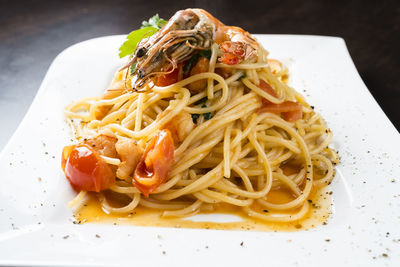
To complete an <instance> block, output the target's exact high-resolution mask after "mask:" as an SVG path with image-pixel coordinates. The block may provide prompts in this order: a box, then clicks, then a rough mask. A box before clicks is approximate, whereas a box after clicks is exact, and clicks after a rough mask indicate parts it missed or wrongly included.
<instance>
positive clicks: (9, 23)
mask: <svg viewBox="0 0 400 267" xmlns="http://www.w3.org/2000/svg"><path fill="white" fill-rule="evenodd" d="M340 2H341V1H330V2H328V1H289V0H280V1H265V0H264V1H249V0H248V1H246V5H244V4H243V2H242V1H215V0H214V1H199V0H198V1H185V2H184V1H176V2H173V1H169V2H168V4H166V2H165V1H159V0H151V1H149V0H146V1H140V0H139V1H132V0H130V1H120V0H115V1H101V0H100V1H44V0H32V1H4V0H1V1H0V40H1V41H0V55H1V56H0V70H1V71H0V114H1V116H0V123H1V125H2V127H1V131H0V150H1V148H2V147H3V146H4V145H5V144H6V143H7V141H8V139H9V138H10V137H11V135H12V133H13V132H14V131H15V129H16V127H17V126H18V124H19V123H20V121H21V120H22V118H23V116H24V114H25V113H26V111H27V109H28V108H29V105H30V103H31V102H32V100H33V97H34V96H35V94H36V92H37V90H38V89H39V86H40V83H41V81H42V80H43V78H44V75H45V74H46V71H47V69H48V67H49V65H50V63H51V62H52V60H53V59H54V58H55V56H57V54H59V53H60V52H61V51H62V50H64V49H65V48H67V47H69V46H70V45H72V44H74V43H77V42H81V41H84V40H87V39H90V38H94V37H99V36H105V35H114V34H126V33H128V32H130V31H131V30H132V29H135V28H138V26H139V25H140V24H141V21H142V20H146V19H148V18H149V17H150V16H152V15H153V14H154V13H159V14H160V16H161V17H163V18H169V17H170V16H171V15H173V13H174V12H175V11H176V10H179V9H183V8H187V7H201V8H204V9H206V10H208V11H209V12H210V13H212V14H213V15H214V16H216V17H217V18H219V19H220V20H221V21H223V22H224V23H225V24H228V25H237V26H240V27H242V28H244V29H246V30H248V31H249V32H251V33H267V34H313V35H329V36H340V37H342V38H344V40H345V41H346V44H347V46H348V48H349V51H350V54H351V56H352V58H353V60H354V63H355V65H356V67H357V69H358V71H359V73H360V75H361V77H362V79H363V80H364V82H365V84H366V85H367V87H368V88H369V90H370V91H371V93H372V94H373V96H374V97H375V99H376V100H377V102H378V103H379V104H380V106H381V107H382V109H383V110H384V112H385V113H386V115H387V116H388V117H389V118H390V120H391V121H392V123H393V124H394V125H395V126H396V127H397V129H398V130H400V112H399V107H398V106H399V103H400V86H399V78H398V74H399V69H400V66H399V65H400V62H399V59H400V56H399V38H398V37H399V36H400V35H399V25H400V15H399V14H400V5H399V4H398V3H397V2H396V1H342V2H343V3H340ZM373 2H375V3H373ZM183 3H184V4H183ZM328 64H329V62H328ZM343 97H346V96H343ZM372 123H373V122H372Z"/></svg>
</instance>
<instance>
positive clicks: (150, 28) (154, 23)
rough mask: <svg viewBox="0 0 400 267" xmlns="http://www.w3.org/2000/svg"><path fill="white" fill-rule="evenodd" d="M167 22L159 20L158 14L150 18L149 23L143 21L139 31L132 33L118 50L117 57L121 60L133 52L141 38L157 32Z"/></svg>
mask: <svg viewBox="0 0 400 267" xmlns="http://www.w3.org/2000/svg"><path fill="white" fill-rule="evenodd" d="M166 23H167V21H166V20H165V19H162V18H160V16H159V15H158V14H156V15H155V16H153V17H151V18H150V19H149V21H143V22H142V26H141V27H140V29H139V30H136V31H132V32H131V33H130V34H129V35H128V36H127V37H126V41H125V42H124V43H123V44H122V45H121V47H120V48H119V57H120V58H123V57H126V56H129V55H131V54H133V53H134V52H135V49H136V46H137V45H138V43H139V42H140V41H141V40H142V38H143V37H149V36H152V35H153V34H155V33H156V32H158V31H159V30H160V29H161V28H162V27H163V26H164V25H165V24H166Z"/></svg>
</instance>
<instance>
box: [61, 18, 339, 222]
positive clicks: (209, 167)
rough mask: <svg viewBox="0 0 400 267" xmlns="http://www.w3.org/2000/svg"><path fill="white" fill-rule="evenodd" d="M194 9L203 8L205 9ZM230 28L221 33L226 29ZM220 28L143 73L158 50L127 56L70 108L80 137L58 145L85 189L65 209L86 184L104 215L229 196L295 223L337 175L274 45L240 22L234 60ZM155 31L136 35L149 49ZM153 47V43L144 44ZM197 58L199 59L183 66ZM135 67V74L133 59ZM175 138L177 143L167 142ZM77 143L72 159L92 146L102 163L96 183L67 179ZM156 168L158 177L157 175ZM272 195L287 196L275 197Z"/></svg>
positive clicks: (169, 212) (172, 209)
mask: <svg viewBox="0 0 400 267" xmlns="http://www.w3.org/2000/svg"><path fill="white" fill-rule="evenodd" d="M185 11H188V10H185ZM190 11H192V12H194V13H195V14H197V15H198V17H200V15H199V13H200V12H203V11H202V10H190ZM204 12H205V11H204ZM178 13H179V12H178ZM178 13H177V14H178ZM204 14H205V15H204ZM204 14H203V13H202V15H203V16H206V17H207V16H209V14H208V13H206V12H205V13H204ZM177 17H178V18H179V16H177V15H175V16H174V17H172V18H171V20H170V22H171V21H173V20H174V18H175V20H176V19H177ZM201 19H202V18H201V17H200V20H201ZM203 19H204V18H203ZM210 21H211V22H214V20H210ZM198 23H200V22H198ZM198 23H197V24H198ZM214 24H215V23H214ZM214 24H212V25H214ZM168 25H169V23H168V24H167V25H165V26H164V27H163V28H162V29H161V30H160V32H159V33H160V36H158V37H157V38H159V39H160V38H163V37H165V36H167V34H170V32H169V33H166V32H165V29H166V28H167V29H168ZM224 27H225V28H223V29H224V32H229V30H230V29H231V28H230V27H228V26H224ZM220 28H221V27H220ZM232 28H233V29H235V30H236V29H237V28H236V27H232ZM240 30H241V29H240ZM186 31H188V30H186ZM213 31H214V38H213V39H212V40H213V42H212V43H211V44H209V46H208V50H209V51H210V54H209V56H208V57H207V56H199V51H204V50H207V48H206V49H204V47H203V48H199V47H198V44H197V45H196V44H193V43H191V44H190V45H191V46H195V45H196V49H194V52H193V51H192V52H191V54H190V56H186V57H181V58H180V60H176V61H174V57H173V56H171V57H170V58H169V59H170V60H172V61H174V62H173V63H168V62H169V61H166V62H167V63H165V62H163V64H164V66H167V67H164V68H161V69H159V70H157V69H154V68H153V69H152V71H151V72H148V71H143V73H142V72H141V71H140V70H141V69H142V70H143V69H146V68H147V65H146V64H149V63H148V62H152V60H153V59H149V58H146V60H147V63H146V64H144V63H143V62H140V61H139V60H138V59H135V57H136V56H135V55H134V56H131V62H130V64H128V67H126V68H124V69H122V70H119V71H118V72H117V73H116V75H115V77H114V78H113V81H112V83H111V85H110V87H109V88H108V90H107V91H106V93H105V94H104V95H103V96H102V97H94V98H88V99H82V100H78V101H76V102H73V103H71V104H69V105H68V106H66V108H65V115H66V118H67V121H68V123H69V125H70V126H71V127H72V129H73V133H74V137H75V139H76V141H77V143H78V144H79V145H75V146H71V147H66V148H65V149H64V152H63V168H64V170H65V171H66V175H67V178H68V179H69V180H70V182H71V184H72V185H73V186H74V188H76V189H78V190H80V193H79V194H78V196H77V197H76V198H75V199H74V200H72V201H71V202H70V206H76V205H78V204H79V203H81V202H82V201H84V194H85V191H86V190H85V189H87V191H94V192H95V193H94V194H96V195H97V197H98V199H99V201H100V202H101V205H102V208H103V209H104V210H105V211H106V212H109V213H121V214H126V213H129V212H132V211H134V210H135V208H137V207H138V206H142V207H147V208H149V209H157V210H162V211H163V213H162V215H163V216H179V217H183V216H190V215H194V214H196V213H199V212H202V211H212V210H213V209H215V207H217V206H219V205H222V204H224V205H230V206H236V207H237V208H238V209H240V210H242V212H243V214H244V215H245V216H251V217H255V218H258V219H261V220H265V221H273V222H291V221H296V220H299V219H301V218H303V217H304V216H305V215H306V214H307V212H308V210H309V205H310V203H309V202H308V199H309V197H310V195H311V194H312V192H313V191H314V190H316V189H317V188H321V187H324V186H327V185H328V184H329V183H330V182H331V180H332V179H333V177H334V173H335V171H334V166H333V165H335V164H337V163H338V162H339V158H338V155H337V153H336V152H335V151H334V150H333V149H331V148H329V144H330V142H331V139H332V133H331V131H330V130H329V129H328V128H327V126H326V124H325V122H324V120H323V118H322V117H321V116H320V115H319V114H317V113H315V112H314V110H313V108H312V107H311V106H310V105H308V104H307V103H306V101H305V100H304V98H303V97H302V96H301V95H300V94H299V93H298V92H296V91H295V90H294V89H293V88H291V87H290V86H288V85H287V84H286V80H287V76H288V72H287V69H286V68H285V67H284V66H282V64H281V63H280V62H279V61H277V60H272V59H268V58H267V56H268V53H267V52H266V51H265V50H264V49H263V48H262V47H261V45H259V44H258V43H257V42H256V41H254V39H253V38H252V37H251V36H250V35H248V33H247V32H244V31H243V30H241V31H239V33H240V35H239V37H241V39H240V38H237V37H238V36H237V35H236V37H233V38H231V39H230V40H229V42H231V43H229V45H230V47H232V46H235V45H237V44H236V43H235V42H238V43H243V44H244V45H245V46H247V47H245V48H244V50H245V53H248V54H250V55H248V54H247V55H243V54H242V55H240V56H238V57H235V56H237V54H235V50H233V53H232V50H229V47H228V48H226V45H225V44H228V43H227V41H226V39H225V40H223V41H222V42H221V41H218V40H216V39H215V35H216V34H215V32H216V31H218V29H217V28H216V27H214V28H213ZM242 31H243V32H244V33H243V32H242ZM175 32H177V30H175ZM184 36H186V35H185V34H184ZM151 38H153V37H149V38H147V39H144V40H142V41H141V44H144V46H145V47H146V45H147V47H148V46H149V45H148V42H149V41H151V40H152V39H151ZM235 38H236V39H235ZM249 38H251V40H250V41H249V40H247V39H249ZM153 39H156V38H153ZM237 40H239V41H237ZM157 45H158V43H157V44H152V46H151V47H150V48H149V47H148V48H147V51H148V53H151V51H150V50H151V49H152V47H155V46H157ZM139 46H140V44H139ZM183 47H190V46H187V45H186V46H185V44H183ZM249 47H251V49H249ZM138 49H140V47H138V48H137V49H136V55H137V51H138ZM178 49H180V48H176V50H178ZM182 49H183V48H182ZM176 50H175V51H176ZM163 51H166V50H165V49H164V50H163ZM246 51H247V52H246ZM167 52H168V51H167ZM203 54H204V53H203ZM232 55H233V56H232ZM194 56H196V57H197V61H196V62H195V63H194V64H193V65H192V66H190V67H191V68H190V69H189V71H188V72H187V74H186V75H185V74H182V72H183V71H184V69H185V66H187V64H188V62H190V61H191V59H192V58H193V57H194ZM167 57H168V56H167ZM176 57H178V56H176V55H175V58H176ZM232 58H233V60H234V62H232ZM135 60H136V62H135ZM132 62H133V63H132ZM202 62H203V63H202ZM232 63H234V64H232ZM134 64H135V65H136V71H137V70H138V69H139V72H138V73H137V72H136V73H135V71H133V70H132V68H131V67H129V66H134ZM199 64H200V65H199ZM201 64H203V65H201ZM199 69H200V71H199ZM196 70H197V71H196ZM157 72H160V74H158V73H157ZM153 73H157V75H153ZM172 74H174V75H176V76H177V77H178V78H177V79H176V80H173V81H172V82H169V84H167V85H166V83H165V81H162V80H161V81H160V77H162V78H163V79H164V80H165V79H166V78H168V77H169V76H171V75H172ZM146 75H147V77H146ZM149 77H150V78H149ZM127 85H128V88H127ZM129 85H131V87H129ZM132 88H133V89H132ZM137 88H140V89H137ZM168 138H169V139H168ZM168 140H173V141H172V150H171V149H169V148H168V146H169V147H170V148H171V142H169V141H168ZM79 146H81V148H82V150H80V151H81V152H79V153H81V154H79V153H78V152H77V153H76V155H78V156H77V158H76V159H79V155H83V154H84V153H86V154H85V155H86V158H85V159H86V160H89V157H91V159H95V160H96V164H95V165H93V166H95V168H94V169H93V170H96V175H97V176H96V175H95V176H96V177H95V178H93V177H92V178H91V179H94V180H95V182H94V185H93V186H92V187H90V186H89V187H88V186H87V181H86V182H82V181H81V180H79V179H80V178H79V175H78V176H77V177H75V178H74V177H72V176H73V173H74V172H72V171H71V170H76V169H77V168H78V167H76V166H78V165H75V167H76V168H75V169H74V168H72V167H70V169H68V166H71V164H73V163H72V162H73V158H72V155H73V153H74V152H71V151H73V150H74V149H75V150H76V149H77V147H78V148H79ZM160 147H162V148H160ZM85 149H86V150H85ZM157 149H158V150H157ZM168 149H169V150H168ZM92 150H93V151H92ZM82 151H84V152H82ZM85 151H86V152H85ZM165 151H167V152H165ZM82 153H83V154H82ZM90 153H92V154H90ZM163 153H164V154H163ZM168 153H169V154H168ZM89 154H90V155H89ZM171 154H173V156H172V157H171ZM168 160H169V161H168ZM100 163H101V164H104V165H101V164H100ZM166 165H168V166H167V167H166V168H164V169H163V166H166ZM85 166H86V167H87V165H85ZM157 166H161V167H157ZM159 168H161V169H160V170H161V171H160V174H159V177H158V176H157V175H158V174H157V170H159ZM78 169H79V168H78ZM68 170H70V171H69V172H68ZM81 170H82V168H81ZM149 170H151V171H149ZM163 171H164V172H166V175H165V179H162V177H161V176H163V175H162V172H163ZM75 173H76V172H75ZM93 173H94V172H92V174H93ZM143 173H144V174H143ZM81 174H82V172H81ZM146 175H147V176H146ZM152 175H153V176H152ZM156 176H157V177H158V178H160V177H161V178H160V179H159V180H157V182H155V183H153V180H155V179H156V178H155V177H156ZM99 177H100V178H99ZM105 177H106V178H105ZM158 178H157V179H158ZM77 179H78V180H79V181H78V182H77ZM96 179H97V180H98V179H100V180H101V183H100V182H96V181H97V180H96ZM146 179H147V180H146ZM89 180H90V179H89ZM100 180H99V181H100ZM150 180H151V181H150ZM85 183H86V184H85ZM150 183H151V186H148V184H150ZM82 184H85V185H82ZM85 186H86V187H85ZM276 192H283V193H284V194H286V195H288V196H289V199H290V200H289V201H287V202H285V203H276V202H273V201H271V199H272V198H271V197H270V196H271V195H273V194H275V193H276ZM115 203H118V205H115ZM266 211H268V212H266Z"/></svg>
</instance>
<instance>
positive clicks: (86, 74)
mask: <svg viewBox="0 0 400 267" xmlns="http://www.w3.org/2000/svg"><path fill="white" fill-rule="evenodd" d="M256 36H257V38H258V39H259V41H260V42H261V43H262V44H263V45H264V47H265V48H266V49H267V50H268V51H270V52H271V57H272V58H277V59H280V60H283V61H284V62H285V64H286V65H288V67H289V70H290V74H291V76H290V77H291V80H290V83H291V85H292V86H293V87H294V88H295V89H296V90H298V91H299V92H301V93H303V94H305V95H306V98H307V100H308V102H309V103H310V104H311V105H315V107H316V111H317V112H320V113H321V114H322V115H323V117H324V118H325V119H326V121H327V122H328V125H329V127H330V128H331V129H332V131H333V133H334V146H335V147H336V148H337V149H339V153H340V155H341V158H342V162H341V164H340V165H339V166H338V167H337V175H336V177H335V179H334V181H333V183H332V185H331V189H332V191H333V192H334V193H333V201H334V205H333V211H334V214H333V216H332V217H331V219H330V220H329V223H328V225H327V226H321V227H318V228H315V229H312V230H308V231H299V232H246V231H221V230H202V229H175V228H153V227H134V226H121V225H118V226H115V225H102V224H84V225H74V224H73V223H72V220H71V215H72V211H71V210H69V209H68V208H67V207H66V203H67V202H68V200H70V199H71V198H72V197H73V195H74V193H73V191H72V190H71V189H70V186H69V184H68V182H67V180H66V179H65V178H64V175H63V173H62V171H61V168H60V156H61V149H62V147H63V146H64V145H65V144H66V143H68V140H69V138H70V136H69V134H70V133H69V129H68V126H67V125H66V124H65V122H64V116H63V107H64V106H65V105H66V104H67V103H70V102H71V101H73V100H76V99H78V98H82V97H86V96H93V95H99V94H101V92H102V91H103V89H104V88H105V87H106V86H107V85H108V83H109V81H110V80H111V77H112V75H113V73H114V71H115V70H116V69H117V68H118V67H119V66H121V65H122V64H123V60H120V59H119V58H118V54H117V52H118V47H119V46H120V44H121V43H122V42H123V40H124V38H125V36H109V37H102V38H97V39H92V40H89V41H85V42H82V43H79V44H76V45H74V46H72V47H70V48H68V49H66V50H65V51H64V52H62V53H61V54H60V55H59V56H58V57H57V58H56V59H55V60H54V62H53V64H52V65H51V67H50V69H49V71H48V72H47V75H46V77H45V79H44V81H43V83H42V85H41V87H40V90H39V92H38V94H37V96H36V98H35V100H34V101H33V104H32V106H31V107H30V109H29V111H28V113H27V114H26V116H25V118H24V120H23V122H22V123H21V125H20V126H19V128H18V130H17V131H16V132H15V134H14V136H13V137H12V139H11V140H10V142H9V143H8V144H7V146H6V147H5V148H4V150H3V151H2V153H1V155H0V263H1V264H4V265H37V266H44V265H46V266H47V265H49V266H55V265H79V266H81V265H85V266H87V265H90V266H92V265H93V266H99V265H104V266H113V265H138V264H149V265H154V266H181V265H182V266H187V265H190V266H206V265H210V266H253V265H254V266H267V265H269V266H290V265H299V266H377V265H379V266H386V265H387V266H389V265H390V266H393V265H395V263H399V262H400V227H399V225H400V194H399V193H400V155H399V149H400V135H399V133H398V132H397V131H396V130H395V128H394V127H393V125H392V124H391V123H390V121H389V120H388V119H387V117H386V116H385V115H384V113H383V112H382V110H381V109H380V107H379V106H378V104H377V103H376V102H375V100H374V99H373V97H372V96H371V94H370V93H369V91H368V89H367V88H366V87H365V85H364V83H363V82H362V80H361V79H360V77H359V75H358V73H357V70H356V68H355V67H354V64H353V62H352V60H351V58H350V56H349V53H348V51H347V49H346V45H345V43H344V41H343V40H342V39H340V38H334V37H319V36H300V35H298V36H296V35H256ZM371 64H373V62H371ZM5 115H7V114H5ZM2 127H6V125H3V126H2ZM96 235H97V237H96ZM242 242H243V243H242ZM241 243H242V245H241ZM163 252H165V253H163Z"/></svg>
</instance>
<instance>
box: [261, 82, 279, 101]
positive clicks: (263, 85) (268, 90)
mask: <svg viewBox="0 0 400 267" xmlns="http://www.w3.org/2000/svg"><path fill="white" fill-rule="evenodd" d="M258 87H260V88H261V89H262V90H263V91H265V92H266V93H268V94H270V95H272V96H273V97H278V95H277V94H276V92H275V90H274V89H273V88H272V87H271V85H269V84H268V83H267V82H265V81H264V80H262V79H260V84H259V85H258ZM262 102H263V104H267V103H271V102H270V101H269V100H268V99H265V98H262Z"/></svg>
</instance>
